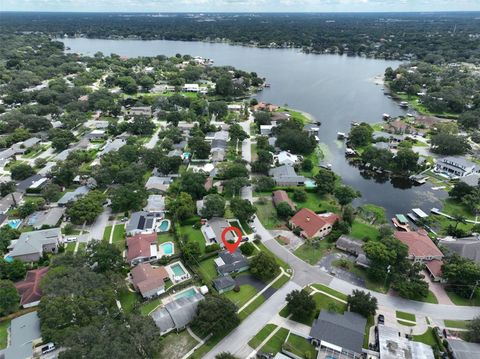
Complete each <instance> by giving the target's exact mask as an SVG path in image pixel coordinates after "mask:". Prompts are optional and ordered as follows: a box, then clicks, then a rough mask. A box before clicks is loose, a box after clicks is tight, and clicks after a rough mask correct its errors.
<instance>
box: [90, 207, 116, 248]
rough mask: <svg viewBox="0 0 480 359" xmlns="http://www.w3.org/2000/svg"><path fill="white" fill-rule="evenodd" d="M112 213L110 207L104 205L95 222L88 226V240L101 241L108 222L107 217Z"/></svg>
mask: <svg viewBox="0 0 480 359" xmlns="http://www.w3.org/2000/svg"><path fill="white" fill-rule="evenodd" d="M111 213H112V211H111V209H110V207H104V209H103V212H102V213H101V214H100V215H99V216H98V217H97V219H96V220H95V222H93V224H92V225H91V226H90V240H94V239H95V240H98V241H101V240H102V239H103V232H104V231H105V227H106V226H107V224H108V217H110V214H111Z"/></svg>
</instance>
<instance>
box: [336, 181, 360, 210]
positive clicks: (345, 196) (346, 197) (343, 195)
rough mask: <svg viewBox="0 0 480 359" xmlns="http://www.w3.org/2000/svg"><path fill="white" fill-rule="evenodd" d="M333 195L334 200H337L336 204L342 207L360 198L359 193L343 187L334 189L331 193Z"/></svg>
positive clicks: (348, 187)
mask: <svg viewBox="0 0 480 359" xmlns="http://www.w3.org/2000/svg"><path fill="white" fill-rule="evenodd" d="M333 194H334V195H335V198H337V200H338V203H340V205H341V206H342V207H344V206H346V205H347V204H350V203H352V201H353V200H354V199H355V198H358V197H360V196H361V193H360V192H359V191H357V190H355V189H353V188H352V187H350V186H345V185H341V186H338V187H336V188H335V190H334V191H333Z"/></svg>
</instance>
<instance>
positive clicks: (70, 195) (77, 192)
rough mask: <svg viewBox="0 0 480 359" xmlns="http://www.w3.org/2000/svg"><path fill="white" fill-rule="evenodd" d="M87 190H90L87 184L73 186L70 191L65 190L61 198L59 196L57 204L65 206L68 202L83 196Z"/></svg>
mask: <svg viewBox="0 0 480 359" xmlns="http://www.w3.org/2000/svg"><path fill="white" fill-rule="evenodd" d="M88 192H90V188H88V187H87V186H80V187H77V188H75V189H74V190H73V191H72V192H66V193H65V194H64V195H63V196H62V198H60V199H59V200H58V202H57V204H58V205H59V206H62V207H64V206H66V205H67V204H69V203H70V202H76V201H78V200H79V199H80V198H82V197H83V196H85V195H86V194H87V193H88Z"/></svg>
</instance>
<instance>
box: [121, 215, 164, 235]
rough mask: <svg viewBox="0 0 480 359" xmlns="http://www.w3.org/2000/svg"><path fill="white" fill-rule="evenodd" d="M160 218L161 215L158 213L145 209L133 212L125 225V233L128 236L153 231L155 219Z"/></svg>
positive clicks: (154, 230) (155, 225)
mask: <svg viewBox="0 0 480 359" xmlns="http://www.w3.org/2000/svg"><path fill="white" fill-rule="evenodd" d="M162 218H163V216H162V214H160V213H149V212H145V211H139V212H134V213H132V215H131V217H130V220H129V221H128V222H127V225H126V226H125V228H126V233H127V235H128V236H133V235H136V234H141V233H154V232H156V227H157V221H158V220H160V219H162Z"/></svg>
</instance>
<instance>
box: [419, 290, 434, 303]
mask: <svg viewBox="0 0 480 359" xmlns="http://www.w3.org/2000/svg"><path fill="white" fill-rule="evenodd" d="M421 302H424V303H432V304H438V300H437V297H435V294H433V292H432V291H431V290H429V291H428V295H427V297H426V298H423V299H422V300H421Z"/></svg>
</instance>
